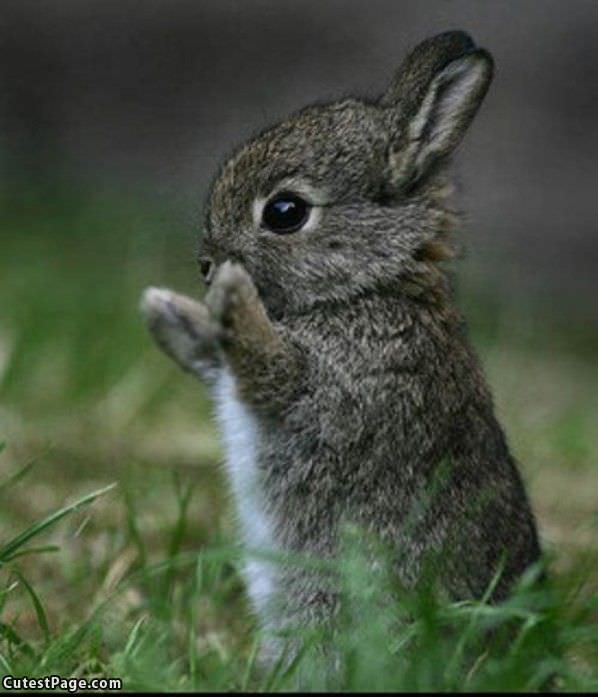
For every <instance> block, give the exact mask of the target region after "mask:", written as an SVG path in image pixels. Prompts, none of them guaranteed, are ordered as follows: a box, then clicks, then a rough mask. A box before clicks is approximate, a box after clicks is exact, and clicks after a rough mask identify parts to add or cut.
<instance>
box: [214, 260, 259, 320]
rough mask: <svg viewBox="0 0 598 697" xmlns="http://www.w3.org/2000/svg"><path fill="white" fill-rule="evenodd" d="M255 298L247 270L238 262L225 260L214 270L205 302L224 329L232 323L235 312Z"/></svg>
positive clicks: (253, 287) (242, 309) (241, 309)
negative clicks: (214, 273)
mask: <svg viewBox="0 0 598 697" xmlns="http://www.w3.org/2000/svg"><path fill="white" fill-rule="evenodd" d="M256 299H257V291H256V289H255V286H254V285H253V281H252V280H251V277H250V276H249V274H248V273H247V271H245V269H244V268H243V267H242V266H241V265H240V264H233V263H232V262H230V261H225V262H224V264H222V266H220V267H219V268H218V270H217V271H216V275H215V277H214V281H213V283H212V285H211V287H210V290H209V292H208V294H207V296H206V300H205V302H206V305H207V307H208V309H209V311H210V314H211V316H212V318H213V319H214V321H215V322H217V323H218V324H220V326H221V327H223V328H224V329H226V328H229V327H231V325H232V324H233V323H234V315H235V312H236V311H240V312H243V311H244V308H247V307H248V306H250V305H251V304H252V303H255V301H256Z"/></svg>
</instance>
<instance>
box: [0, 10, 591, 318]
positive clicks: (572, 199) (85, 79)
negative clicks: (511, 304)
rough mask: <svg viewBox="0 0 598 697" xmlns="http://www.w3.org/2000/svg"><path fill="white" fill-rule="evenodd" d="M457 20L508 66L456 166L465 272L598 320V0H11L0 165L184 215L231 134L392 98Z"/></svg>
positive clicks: (8, 172) (0, 95) (5, 26)
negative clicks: (315, 108) (352, 100)
mask: <svg viewBox="0 0 598 697" xmlns="http://www.w3.org/2000/svg"><path fill="white" fill-rule="evenodd" d="M453 28H462V29H465V30H467V31H468V32H470V33H471V34H472V35H473V37H474V38H475V40H476V41H477V42H478V43H479V44H480V45H482V46H484V47H486V48H488V49H489V50H490V51H491V52H492V53H493V55H494V57H495V60H496V65H497V71H496V77H495V81H494V84H493V85H492V87H491V90H490V92H489V94H488V97H487V100H486V102H485V104H484V106H483V108H482V110H481V112H480V113H479V116H478V118H477V120H476V122H475V123H474V125H473V127H472V129H471V132H470V133H469V135H468V137H467V139H466V141H465V142H464V144H463V146H462V148H461V151H460V153H459V156H458V162H457V167H456V171H457V172H458V173H459V174H460V181H461V184H462V188H463V194H462V199H461V204H462V206H463V208H464V209H465V210H466V211H467V212H468V219H467V225H466V230H465V231H464V238H465V240H466V243H467V248H468V249H469V261H468V262H467V268H468V269H469V271H470V273H471V274H474V275H475V274H477V275H478V276H479V277H480V278H482V279H484V280H485V281H488V282H489V283H490V282H492V283H494V282H496V283H500V292H501V293H510V294H512V296H513V297H514V298H515V299H516V298H517V297H518V296H523V295H527V294H529V293H532V294H540V295H541V296H542V297H543V298H544V299H545V301H546V302H548V303H549V304H551V303H553V301H554V300H559V301H561V300H562V301H566V305H567V306H568V307H571V308H572V309H573V311H576V312H579V313H581V314H582V315H587V317H588V319H590V318H593V317H594V310H595V308H596V304H597V303H596V302H595V298H596V297H597V291H598V222H597V219H598V216H597V213H598V203H597V201H598V193H597V191H596V185H597V183H598V128H597V125H598V99H597V97H598V2H595V1H594V0H566V1H565V0H511V1H502V2H498V1H490V0H470V1H452V0H426V1H425V2H422V1H421V0H417V1H415V0H394V1H393V0H367V1H366V0H360V1H356V0H343V1H340V0H317V1H312V0H304V1H301V2H280V1H276V0H250V1H248V0H236V1H231V0H145V1H139V0H120V1H119V2H114V1H113V0H61V1H57V0H54V1H50V0H38V1H32V0H13V1H10V0H8V1H7V0H4V1H3V2H2V5H1V8H0V137H1V141H0V145H1V150H0V164H1V176H2V178H3V181H4V182H7V181H10V180H14V177H16V176H17V174H18V175H19V176H23V174H25V175H26V177H27V178H29V179H31V178H33V179H37V180H38V181H49V180H51V179H54V178H56V177H57V176H58V174H60V176H61V177H63V178H64V177H66V180H67V181H69V178H71V179H72V180H73V181H76V182H78V183H79V184H80V183H81V182H82V181H83V182H86V183H88V184H89V185H91V186H101V185H106V184H108V185H109V186H114V187H117V188H119V189H120V190H124V191H126V190H127V189H130V190H131V191H135V192H136V193H138V192H139V191H143V192H145V193H149V194H150V195H152V196H153V195H156V196H160V197H165V198H167V199H169V200H171V201H174V203H175V205H174V209H175V210H177V211H178V212H179V213H180V214H181V219H184V218H185V216H186V214H187V212H188V211H195V210H197V209H198V208H199V207H200V206H201V202H202V200H203V196H204V194H205V189H206V186H207V183H208V181H209V178H210V177H211V176H212V174H213V172H214V170H215V168H216V166H217V164H218V162H219V161H220V159H221V157H222V156H223V155H225V154H226V153H227V151H228V150H229V149H230V148H231V146H233V145H234V144H236V143H238V142H240V141H242V140H243V139H244V138H245V137H246V136H247V135H249V134H251V133H252V132H253V131H255V130H256V129H259V128H261V127H263V126H264V125H267V124H268V123H270V122H271V121H273V120H276V119H277V118H278V117H280V116H281V115H284V114H286V113H288V112H289V111H290V110H293V109H296V108H299V107H301V106H303V105H305V104H306V103H308V102H310V101H313V100H316V99H319V100H320V99H328V98H335V97H338V96H342V95H345V94H347V93H357V94H367V95H375V94H378V93H379V92H380V91H381V90H382V89H383V88H384V85H385V84H386V82H387V81H388V79H389V78H390V76H391V74H392V72H393V70H394V69H395V67H396V66H397V65H398V63H399V62H400V60H401V58H402V56H403V55H404V53H405V51H406V50H407V49H408V48H409V47H410V46H412V45H413V44H415V43H417V42H418V41H420V40H421V39H423V38H425V37H427V36H429V35H431V34H433V33H436V32H439V31H444V30H447V29H453ZM180 253H181V251H180V250H179V251H178V254H180Z"/></svg>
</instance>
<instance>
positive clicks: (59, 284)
mask: <svg viewBox="0 0 598 697" xmlns="http://www.w3.org/2000/svg"><path fill="white" fill-rule="evenodd" d="M3 196H4V199H3V200H2V202H1V203H2V205H1V210H2V220H1V221H0V228H1V229H2V235H3V237H2V255H1V256H0V298H2V300H3V303H2V312H1V313H0V440H2V441H5V442H6V445H5V447H4V449H3V451H2V452H0V498H1V503H2V505H1V506H0V521H1V523H2V536H1V538H0V562H1V564H0V609H1V616H0V621H1V624H0V673H2V674H8V673H10V674H14V675H28V676H44V675H50V674H53V673H58V674H60V675H63V676H65V677H75V676H94V675H97V676H117V677H121V678H122V679H123V680H124V687H125V688H126V689H130V690H132V689H147V690H171V691H173V690H208V689H209V690H228V689H276V690H279V689H290V688H291V687H293V686H294V685H296V684H297V681H299V682H300V683H301V684H302V685H303V686H307V687H308V688H318V687H320V688H329V689H344V690H349V689H352V690H360V689H367V688H372V689H379V690H386V689H394V690H399V689H414V690H439V689H446V690H448V689H461V690H468V691H482V690H489V689H490V690H502V689H510V690H522V689H539V687H540V686H541V685H542V681H543V680H545V679H546V677H547V675H549V674H550V672H551V671H553V670H555V669H558V671H559V673H560V675H561V678H560V680H561V683H560V685H561V687H562V688H563V689H569V690H575V689H578V690H591V689H597V688H598V682H597V681H598V673H597V670H596V668H597V666H598V624H597V619H598V602H597V593H596V591H597V589H598V573H597V571H596V569H598V548H597V546H596V543H595V539H596V525H597V523H598V520H597V513H596V511H597V506H596V491H598V471H597V468H596V462H597V459H598V458H597V455H598V431H597V430H596V428H595V424H596V422H597V420H598V395H597V394H596V391H595V389H594V385H595V384H596V379H597V378H598V367H597V366H596V364H595V358H594V351H595V346H596V339H597V338H598V327H597V326H596V325H593V326H592V325H589V324H588V323H587V322H583V321H581V320H582V319H583V318H581V319H579V320H577V319H575V317H573V316H571V315H565V317H564V318H563V314H564V312H565V311H563V313H561V314H557V312H556V309H555V308H554V307H552V306H551V305H549V304H548V303H542V302H541V301H538V300H536V301H533V300H529V301H527V302H517V304H512V305H511V304H506V303H504V302H502V303H501V302H499V300H498V299H499V298H501V297H503V296H502V295H501V293H500V292H498V291H493V289H492V288H488V285H487V284H486V285H485V286H480V284H479V283H477V282H475V279H474V280H471V276H467V275H466V276H465V278H464V279H463V281H462V284H461V288H462V292H461V295H462V304H463V306H464V308H465V311H466V315H467V317H468V319H469V322H470V325H471V329H472V334H473V338H474V341H475V343H476V346H477V348H478V350H479V352H480V354H481V356H482V359H483V362H484V365H485V367H486V371H487V374H488V377H489V380H490V383H491V385H492V387H493V390H494V393H495V397H496V403H497V408H498V412H499V415H500V418H501V420H502V422H503V423H504V424H505V427H506V430H507V433H508V434H509V439H510V442H511V445H512V447H513V450H514V452H515V453H516V455H517V457H518V459H519V460H520V461H521V463H522V467H523V472H524V476H525V478H526V480H527V482H528V486H529V490H530V494H531V498H532V503H533V505H534V508H535V509H536V511H537V515H538V519H539V524H540V529H541V532H542V535H543V538H544V540H545V545H546V547H547V548H548V549H549V550H550V554H551V557H552V559H551V568H552V569H553V574H554V577H555V583H554V588H552V590H551V591H550V593H547V592H544V591H541V590H538V589H537V588H536V587H535V586H534V584H533V583H532V582H531V580H530V579H525V580H524V581H523V582H522V586H521V588H520V590H519V592H518V593H517V594H516V595H515V596H514V598H513V599H512V600H511V601H509V603H507V604H506V605H505V606H504V607H501V608H489V607H488V606H486V605H484V604H483V603H473V604H448V603H446V602H442V601H440V600H438V599H437V598H435V597H434V596H433V595H430V594H429V593H427V592H423V593H415V594H411V595H410V594H406V593H405V592H404V591H402V590H401V589H397V588H394V587H393V586H392V582H391V580H390V579H389V578H387V577H386V576H384V574H382V576H378V577H376V578H372V577H371V576H370V575H368V573H367V571H366V569H365V565H364V563H363V558H362V556H361V553H360V551H359V550H360V546H359V544H350V545H348V546H347V551H346V554H345V555H344V556H343V558H342V559H341V560H340V561H339V563H338V564H337V565H336V566H335V568H334V569H332V570H331V572H333V573H335V574H337V576H338V583H339V585H340V587H342V588H343V589H344V591H343V592H344V597H345V598H346V599H347V602H346V603H345V605H344V607H345V610H344V611H343V613H342V614H341V617H340V619H339V622H340V626H339V628H338V631H337V632H336V634H335V635H334V637H327V641H328V642H329V643H332V644H333V646H334V652H335V656H337V659H338V660H337V665H338V669H337V670H336V671H334V672H330V671H326V670H325V669H323V668H322V660H321V655H320V652H319V650H318V647H319V645H320V644H321V642H322V641H323V639H322V638H321V637H317V636H315V637H312V638H311V643H310V644H309V646H310V647H311V648H309V649H308V650H307V651H306V654H305V655H303V656H302V657H301V659H300V660H299V661H298V662H297V664H296V665H294V666H292V669H291V670H289V668H288V666H287V665H286V664H285V665H282V664H281V666H279V669H278V670H274V671H273V672H272V673H271V674H269V675H263V674H260V673H259V671H258V670H257V668H256V665H255V647H256V636H257V634H256V629H255V627H254V623H253V621H252V618H251V616H250V614H249V612H248V608H247V602H246V598H245V594H244V589H243V585H242V583H241V580H240V576H239V573H238V568H239V563H240V556H239V554H240V553H239V550H238V549H236V547H235V545H234V541H235V533H234V527H233V525H232V520H231V511H230V505H229V501H228V497H227V494H226V484H225V482H224V481H223V478H222V473H221V470H220V468H219V467H218V462H219V459H220V457H221V455H220V450H219V446H218V442H217V439H216V433H215V429H214V426H213V424H212V422H211V420H210V416H209V414H210V410H209V402H208V400H207V396H206V394H205V392H204V391H203V388H202V387H201V386H200V385H199V384H196V383H194V382H193V381H192V380H191V379H189V378H187V377H185V376H184V375H183V374H180V373H179V372H178V370H177V369H176V368H175V367H174V366H171V365H170V363H169V362H168V361H166V360H165V359H163V357H162V356H161V355H160V354H159V353H158V352H157V351H156V350H155V349H154V347H153V346H152V345H151V343H150V341H149V339H148V337H147V335H146V333H145V329H144V327H143V326H142V324H141V322H140V320H139V317H138V313H137V304H138V299H139V295H140V292H141V290H142V289H143V287H144V286H146V285H149V284H160V285H169V286H172V287H174V288H177V289H178V290H181V291H183V292H189V293H191V294H197V290H196V288H197V287H198V285H197V278H198V277H197V273H196V271H195V266H194V261H193V254H192V251H193V244H194V242H193V234H192V232H191V231H188V230H189V227H188V226H186V225H183V224H180V222H178V216H177V215H176V214H175V211H174V210H172V207H171V206H170V204H168V202H161V201H151V202H150V201H147V200H140V198H139V197H138V196H136V195H133V194H126V193H124V194H117V193H115V192H114V191H103V192H102V191H99V192H98V191H96V192H94V193H93V194H92V193H90V192H89V191H74V190H73V188H72V187H71V188H70V190H69V191H68V194H66V193H65V189H64V187H62V186H60V185H57V186H56V187H55V188H54V190H49V189H47V190H46V191H41V190H39V189H37V190H32V189H28V188H21V189H17V188H16V189H15V190H13V191H12V192H5V193H4V194H3ZM173 221H175V222H173ZM565 310H566V308H565ZM113 482H115V483H116V487H115V488H113V489H111V490H109V491H104V493H103V494H102V495H101V496H98V495H97V494H98V492H101V491H102V490H103V489H104V488H105V487H107V486H108V485H110V484H111V483H113ZM94 492H95V493H94ZM85 497H88V498H87V499H86V498H85ZM82 502H83V503H82ZM55 512H56V513H55ZM52 516H54V517H52ZM48 521H50V522H48ZM34 533H35V537H34V536H33V535H34ZM38 533H39V534H38ZM7 550H8V554H7ZM24 552H27V553H24ZM3 555H4V556H3ZM389 594H393V596H394V595H398V596H399V598H400V602H397V603H396V604H392V605H389V604H388V602H386V601H385V600H384V599H387V598H388V597H389ZM366 620H367V621H366ZM513 622H515V625H516V639H515V642H514V643H513V642H506V644H507V646H504V644H505V642H504V641H503V642H502V644H501V641H500V640H499V639H500V636H501V632H502V630H500V631H499V630H497V631H496V632H495V633H496V635H497V637H499V639H497V641H496V644H491V645H490V646H488V645H486V646H485V648H482V641H481V637H482V636H484V635H485V633H486V632H487V631H488V629H489V628H494V629H495V630H496V629H497V628H500V627H507V626H509V627H512V626H513ZM397 626H400V627H401V630H400V631H390V632H389V631H388V630H389V628H390V629H391V630H392V629H393V628H394V627H397ZM505 631H506V630H505ZM548 635H549V636H551V637H553V638H554V640H555V645H556V644H559V645H560V652H559V651H555V650H553V649H554V646H552V645H551V646H548V645H547V643H546V637H547V636H548ZM389 637H391V638H389ZM308 643H309V642H308ZM561 653H562V655H561ZM562 656H564V658H563V657H562Z"/></svg>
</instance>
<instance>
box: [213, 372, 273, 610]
mask: <svg viewBox="0 0 598 697" xmlns="http://www.w3.org/2000/svg"><path fill="white" fill-rule="evenodd" d="M215 400H216V414H217V419H218V424H219V426H220V430H221V435H222V440H223V445H224V450H225V455H226V469H227V473H228V477H229V481H230V486H231V489H232V492H233V496H234V499H235V504H236V509H237V515H238V518H239V523H240V527H241V533H242V535H243V541H244V543H245V544H246V545H247V546H248V547H251V548H254V549H259V550H262V549H263V550H269V551H272V550H274V549H275V544H274V536H273V532H272V523H271V521H270V520H269V518H268V516H267V515H266V512H265V510H264V501H263V493H262V488H261V483H260V479H259V472H258V467H257V456H258V452H259V447H260V433H259V426H258V423H257V420H256V418H255V416H254V415H253V414H252V413H251V412H250V410H249V409H248V408H247V407H246V406H245V405H244V404H242V403H241V402H240V401H239V399H238V398H237V396H236V388H235V381H234V377H233V376H232V375H231V374H230V373H229V372H228V371H227V370H226V369H225V370H223V371H222V373H221V375H220V377H219V379H218V382H217V384H216V389H215ZM244 571H245V580H246V583H247V585H248V591H249V596H250V598H251V600H252V602H253V604H254V606H255V609H256V610H257V611H258V613H260V614H262V613H263V612H264V611H265V609H266V605H267V601H268V598H269V597H270V596H271V595H272V593H273V591H274V584H275V569H274V567H273V566H272V564H270V563H268V562H266V561H262V560H259V559H248V560H247V561H246V563H245V569H244Z"/></svg>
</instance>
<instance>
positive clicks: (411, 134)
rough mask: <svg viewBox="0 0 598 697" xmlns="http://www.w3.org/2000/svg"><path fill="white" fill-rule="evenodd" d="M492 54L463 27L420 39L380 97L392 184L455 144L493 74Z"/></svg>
mask: <svg viewBox="0 0 598 697" xmlns="http://www.w3.org/2000/svg"><path fill="white" fill-rule="evenodd" d="M492 73H493V60H492V56H491V55H490V54H489V53H488V52H487V51H485V50H484V49H480V48H476V47H475V44H474V43H473V41H472V40H471V38H470V37H469V36H468V35H467V34H465V33H464V32H447V33H446V34H440V35H439V36H436V37H433V38H432V39H428V40H427V41H424V42H423V43H422V44H420V45H419V46H417V47H416V48H415V50H414V51H413V52H412V53H411V54H410V55H409V56H408V57H407V59H406V60H405V62H404V63H403V65H402V66H401V68H400V69H399V71H398V72H397V75H396V77H395V79H394V81H393V83H392V84H391V86H390V88H389V89H388V90H387V92H386V93H385V94H384V96H383V97H382V99H381V100H380V106H381V107H382V108H383V109H384V110H385V111H386V112H387V114H388V120H387V123H388V124H389V128H390V136H391V138H390V140H391V147H390V154H389V160H390V161H389V166H390V172H391V179H392V180H393V183H394V184H396V185H399V186H401V185H404V184H405V183H409V184H412V183H414V182H415V181H417V180H418V179H419V178H420V177H422V175H424V174H425V173H426V171H428V170H429V168H430V167H431V166H432V165H433V164H434V163H435V162H436V161H438V160H439V159H441V158H444V157H446V156H447V155H449V154H450V153H451V152H452V151H453V149H454V148H455V147H456V146H457V145H458V143H459V141H460V140H461V138H462V137H463V135H464V134H465V131H466V130H467V128H468V126H469V124H470V123H471V121H472V119H473V117H474V116H475V113H476V111H477V110H478V107H479V106H480V104H481V103H482V100H483V99H484V96H485V94H486V91H487V90H488V86H489V85H490V82H491V80H492Z"/></svg>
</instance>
